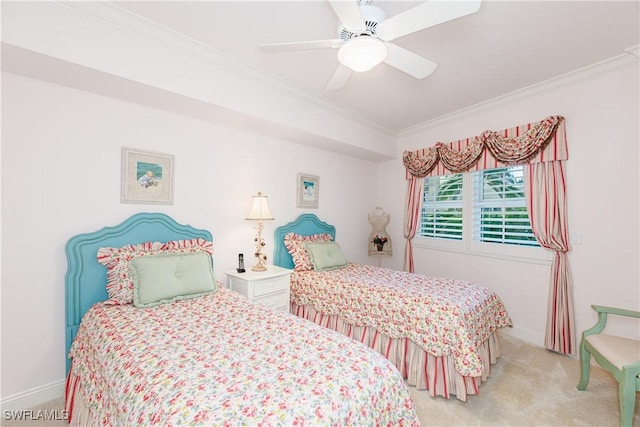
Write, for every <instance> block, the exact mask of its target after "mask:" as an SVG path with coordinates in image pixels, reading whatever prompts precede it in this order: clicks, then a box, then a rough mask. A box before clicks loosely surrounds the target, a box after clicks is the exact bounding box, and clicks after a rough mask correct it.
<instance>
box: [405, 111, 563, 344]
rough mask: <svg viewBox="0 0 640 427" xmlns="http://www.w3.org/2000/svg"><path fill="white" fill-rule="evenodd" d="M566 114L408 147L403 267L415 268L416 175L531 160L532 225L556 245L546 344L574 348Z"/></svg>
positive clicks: (547, 244) (418, 197)
mask: <svg viewBox="0 0 640 427" xmlns="http://www.w3.org/2000/svg"><path fill="white" fill-rule="evenodd" d="M568 158H569V152H568V149H567V139H566V132H565V126H564V117H562V116H549V117H547V118H545V119H544V120H541V121H539V122H535V123H528V124H525V125H520V126H516V127H513V128H509V129H504V130H502V131H499V132H496V131H489V130H487V131H485V132H483V133H482V134H480V135H478V136H475V137H471V138H466V139H461V140H458V141H453V142H449V143H447V144H445V143H442V142H438V143H436V144H435V145H434V146H432V147H428V148H423V149H420V150H416V151H405V152H404V153H403V156H402V161H403V163H404V166H405V169H406V176H405V177H406V179H407V205H406V211H405V227H404V230H405V239H407V242H406V246H405V260H404V269H405V270H406V271H414V270H413V250H412V245H411V240H412V239H413V237H414V236H415V232H416V230H417V227H418V223H419V217H420V203H421V196H422V183H423V180H420V183H419V184H420V186H419V187H416V186H417V185H418V179H417V178H424V177H427V176H441V175H448V174H453V173H461V172H470V171H480V170H484V169H495V168H501V167H506V166H511V165H517V164H522V165H528V168H526V170H527V171H528V174H527V173H525V188H526V189H527V191H526V192H525V196H526V199H527V207H528V210H529V217H530V218H531V225H532V230H533V233H534V235H535V236H536V239H537V240H538V242H539V243H540V245H541V246H542V247H544V248H547V249H549V250H553V251H555V255H554V260H553V264H552V267H551V281H550V282H551V283H550V288H549V306H548V311H547V313H548V314H547V329H546V334H545V347H546V348H548V349H550V350H553V351H556V352H559V353H563V354H571V355H573V354H575V337H574V335H575V332H574V319H573V302H572V300H573V298H572V294H571V288H572V278H571V271H570V269H569V263H568V258H567V255H566V253H567V252H568V251H569V250H571V248H570V246H569V239H568V224H567V214H566V212H567V209H566V186H565V180H564V167H563V164H564V161H566V160H568Z"/></svg>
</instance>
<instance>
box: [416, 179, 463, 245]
mask: <svg viewBox="0 0 640 427" xmlns="http://www.w3.org/2000/svg"><path fill="white" fill-rule="evenodd" d="M420 235H421V236H426V237H438V238H441V239H455V240H462V174H460V173H459V174H455V175H445V176H434V177H428V178H426V179H425V181H424V192H423V193H422V211H421V212H420Z"/></svg>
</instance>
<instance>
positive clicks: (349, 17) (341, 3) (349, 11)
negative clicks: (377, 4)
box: [329, 0, 367, 33]
mask: <svg viewBox="0 0 640 427" xmlns="http://www.w3.org/2000/svg"><path fill="white" fill-rule="evenodd" d="M329 4H330V5H331V7H332V8H333V11H334V12H335V13H336V15H337V16H338V19H339V20H340V22H342V25H344V27H345V28H346V29H347V30H349V31H351V32H352V33H356V32H360V31H364V30H365V29H366V28H367V25H366V24H365V22H364V17H363V16H362V11H361V10H360V6H358V2H357V1H356V0H352V1H345V0H334V1H329Z"/></svg>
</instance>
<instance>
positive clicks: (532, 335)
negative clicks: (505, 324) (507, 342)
mask: <svg viewBox="0 0 640 427" xmlns="http://www.w3.org/2000/svg"><path fill="white" fill-rule="evenodd" d="M500 333H501V334H505V335H509V336H512V337H514V338H518V339H519V340H522V341H524V342H526V343H527V344H531V345H535V346H538V347H544V335H542V334H540V333H538V332H533V331H530V330H528V329H524V328H519V327H517V326H514V327H512V328H502V329H500Z"/></svg>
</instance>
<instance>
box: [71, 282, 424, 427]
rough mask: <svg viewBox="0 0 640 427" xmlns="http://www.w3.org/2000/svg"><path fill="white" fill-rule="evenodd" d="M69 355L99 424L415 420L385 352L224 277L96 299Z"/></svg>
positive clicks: (410, 422)
mask: <svg viewBox="0 0 640 427" xmlns="http://www.w3.org/2000/svg"><path fill="white" fill-rule="evenodd" d="M70 356H71V357H73V363H72V371H73V374H74V375H75V376H76V377H78V378H79V381H80V382H81V387H82V389H83V390H84V394H85V397H86V400H87V401H88V402H87V403H88V405H89V407H90V408H91V412H92V413H94V414H96V415H98V416H99V418H101V420H100V422H101V423H102V424H103V425H156V424H161V425H217V426H222V425H233V426H237V425H256V426H257V425H393V426H396V425H408V426H410V425H416V426H417V425H419V423H418V420H417V417H416V414H415V409H414V404H413V401H412V400H411V397H410V395H409V392H408V390H407V387H406V385H405V383H404V382H403V380H402V378H401V377H400V374H399V373H398V371H397V370H396V368H395V367H394V366H393V365H391V364H390V363H389V362H388V361H387V360H386V359H385V358H384V357H382V356H381V355H379V354H378V353H376V352H375V351H373V350H370V349H368V348H367V347H366V346H364V345H361V344H360V343H356V342H354V341H352V340H350V339H349V338H347V337H345V336H343V335H340V334H338V333H335V332H333V331H329V330H327V329H324V328H322V327H320V326H318V325H315V324H313V323H312V322H309V321H306V320H303V319H300V318H297V317H296V316H293V315H291V314H289V313H286V312H284V311H275V310H270V309H267V308H263V307H262V306H258V305H255V304H253V303H249V302H248V301H247V300H246V298H245V297H244V296H241V295H239V294H236V293H234V292H232V291H230V290H228V289H225V288H221V289H220V290H219V291H217V292H216V293H215V294H212V295H207V296H203V297H199V298H194V299H190V300H183V301H177V302H174V303H171V304H164V305H160V306H157V307H153V308H146V309H141V308H135V307H134V306H133V305H106V304H97V305H95V306H93V307H92V308H91V309H90V310H89V311H88V312H87V313H86V314H85V316H84V318H83V320H82V323H81V325H80V328H79V331H78V334H77V336H76V339H75V341H74V343H73V345H72V348H71V352H70Z"/></svg>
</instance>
